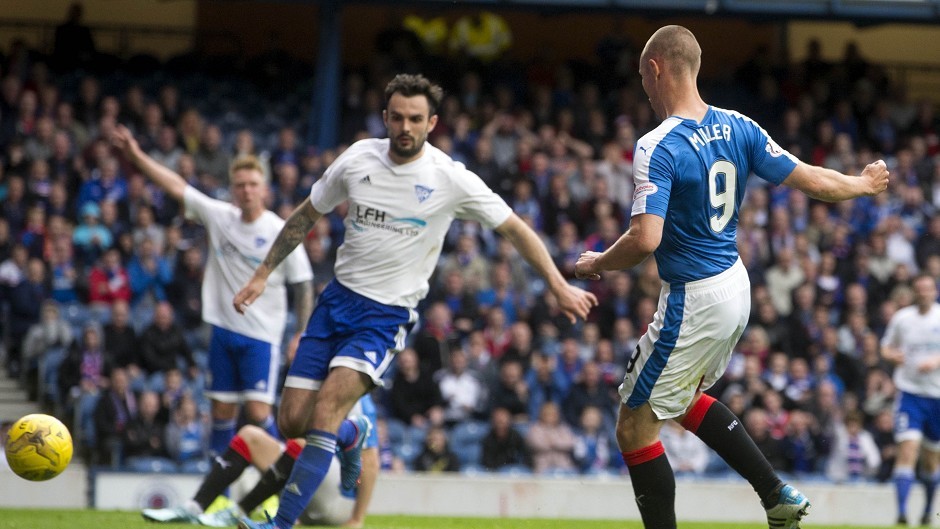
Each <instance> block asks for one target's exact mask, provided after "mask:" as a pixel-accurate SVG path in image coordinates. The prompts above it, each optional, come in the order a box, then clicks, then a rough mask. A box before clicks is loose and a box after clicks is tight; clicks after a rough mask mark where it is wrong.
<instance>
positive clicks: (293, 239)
mask: <svg viewBox="0 0 940 529" xmlns="http://www.w3.org/2000/svg"><path fill="white" fill-rule="evenodd" d="M321 216H322V215H321V214H320V212H319V211H317V210H316V209H314V208H313V204H311V203H310V201H309V200H304V202H303V204H301V205H299V206H297V209H295V210H294V212H293V213H291V215H290V217H288V218H287V222H286V223H284V227H282V228H281V231H280V232H279V233H278V234H277V238H276V239H274V243H273V244H271V249H270V250H268V255H266V256H265V258H264V261H262V262H261V264H260V265H259V266H258V268H256V269H255V273H254V275H252V276H251V279H249V280H248V283H246V284H245V286H244V287H242V289H241V291H239V292H238V294H235V299H233V300H232V304H233V305H235V310H236V311H238V313H239V314H244V313H245V310H247V309H248V307H249V306H251V304H252V303H253V302H254V301H255V300H256V299H258V296H260V295H261V293H262V292H264V286H265V282H267V280H268V276H269V275H271V272H272V271H274V269H275V268H277V265H279V264H281V261H283V260H284V258H285V257H287V256H288V255H290V253H291V252H292V251H294V248H296V247H297V245H298V244H300V242H301V241H303V240H304V237H306V236H307V233H308V232H310V229H311V228H313V225H314V224H316V222H317V220H319V219H320V217H321Z"/></svg>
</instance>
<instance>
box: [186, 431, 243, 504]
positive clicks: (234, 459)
mask: <svg viewBox="0 0 940 529" xmlns="http://www.w3.org/2000/svg"><path fill="white" fill-rule="evenodd" d="M250 464H251V451H250V450H249V449H248V444H247V443H245V440H244V439H242V438H241V437H239V436H238V435H236V436H235V437H233V438H232V440H231V441H230V442H229V444H228V448H226V449H225V452H224V453H223V454H222V455H221V456H218V457H216V458H215V459H213V460H212V469H211V470H209V475H207V476H206V479H204V480H203V481H202V485H201V486H200V487H199V490H198V491H196V495H195V496H194V497H193V500H194V501H195V502H196V503H198V504H199V506H200V507H202V510H206V508H207V507H208V506H209V505H210V504H211V503H212V502H213V501H215V499H216V498H217V497H219V495H220V494H222V493H224V492H225V489H226V487H228V486H229V485H231V484H232V482H234V481H235V480H236V479H238V476H241V475H242V472H244V471H245V469H246V468H248V465H250Z"/></svg>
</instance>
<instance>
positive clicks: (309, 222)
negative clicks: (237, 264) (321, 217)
mask: <svg viewBox="0 0 940 529" xmlns="http://www.w3.org/2000/svg"><path fill="white" fill-rule="evenodd" d="M308 208H309V209H310V210H313V206H311V205H310V202H309V201H307V202H306V203H305V204H304V205H303V206H301V207H299V208H297V209H295V210H294V212H293V213H291V216H290V217H288V219H287V222H286V223H285V224H284V227H283V228H281V232H280V233H278V234H277V238H276V239H274V243H273V244H272V245H271V249H270V250H268V255H267V256H265V258H264V262H263V263H262V264H263V265H264V266H266V267H267V268H268V270H274V269H275V268H277V265H279V264H281V261H283V260H284V258H285V257H287V256H288V255H290V253H291V252H293V251H294V248H296V247H297V245H298V244H300V243H301V241H303V240H304V237H306V236H307V233H309V232H310V229H311V228H313V225H314V224H315V223H316V221H317V219H316V218H315V217H313V216H311V215H310V214H309V212H308V211H307V209H308Z"/></svg>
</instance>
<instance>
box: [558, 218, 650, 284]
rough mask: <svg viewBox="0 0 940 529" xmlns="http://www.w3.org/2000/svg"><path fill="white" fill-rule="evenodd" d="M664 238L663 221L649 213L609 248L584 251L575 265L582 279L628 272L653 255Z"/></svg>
mask: <svg viewBox="0 0 940 529" xmlns="http://www.w3.org/2000/svg"><path fill="white" fill-rule="evenodd" d="M662 238H663V218H662V217H660V216H658V215H653V214H650V213H643V214H641V215H636V216H634V217H633V218H632V219H630V227H629V228H628V229H627V231H626V233H624V234H623V235H621V236H620V238H619V239H617V242H615V243H614V244H613V245H612V246H611V247H610V248H608V249H607V250H606V251H604V252H603V253H601V252H584V253H583V254H581V257H579V258H578V262H577V263H575V265H574V273H575V276H576V277H578V278H579V279H600V278H601V272H603V271H605V270H627V269H629V268H633V267H634V266H636V265H638V264H640V263H642V262H643V261H644V260H646V258H647V257H649V256H650V254H652V253H653V252H654V251H655V250H656V248H658V247H659V243H660V242H662Z"/></svg>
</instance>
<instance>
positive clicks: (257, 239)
mask: <svg viewBox="0 0 940 529" xmlns="http://www.w3.org/2000/svg"><path fill="white" fill-rule="evenodd" d="M265 242H267V241H266V240H265V239H264V237H255V248H261V247H262V246H264V243H265Z"/></svg>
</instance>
